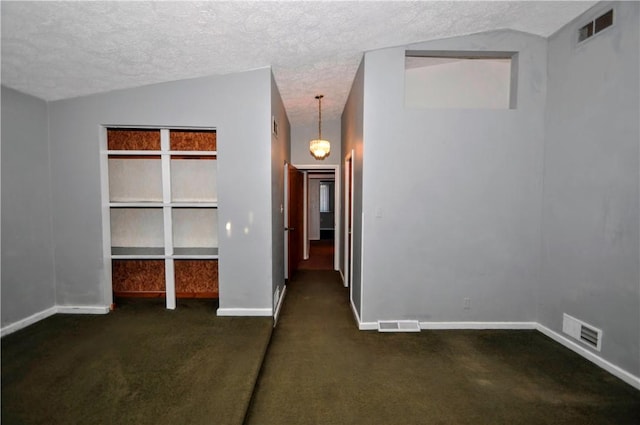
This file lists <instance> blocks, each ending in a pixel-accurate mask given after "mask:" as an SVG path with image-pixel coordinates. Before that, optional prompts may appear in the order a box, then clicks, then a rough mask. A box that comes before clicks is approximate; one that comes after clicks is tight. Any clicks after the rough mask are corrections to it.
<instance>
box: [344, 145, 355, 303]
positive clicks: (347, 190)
mask: <svg viewBox="0 0 640 425" xmlns="http://www.w3.org/2000/svg"><path fill="white" fill-rule="evenodd" d="M354 156H355V152H354V150H353V149H352V150H351V152H349V153H348V154H347V155H346V156H345V157H344V209H343V211H344V235H343V236H344V271H345V274H344V275H343V279H344V286H349V287H350V288H351V289H350V291H349V292H351V291H352V290H353V289H352V287H353V285H352V282H353V200H354V190H353V186H354V182H355V179H354V173H353V158H354ZM348 226H350V227H351V228H348ZM350 295H351V299H353V294H350Z"/></svg>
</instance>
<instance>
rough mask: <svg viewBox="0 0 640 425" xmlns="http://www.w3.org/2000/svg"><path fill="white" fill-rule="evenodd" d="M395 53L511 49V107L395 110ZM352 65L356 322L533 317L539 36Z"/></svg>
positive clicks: (489, 36) (391, 54) (498, 37)
mask: <svg viewBox="0 0 640 425" xmlns="http://www.w3.org/2000/svg"><path fill="white" fill-rule="evenodd" d="M405 50H424V51H429V50H445V51H456V50H461V51H507V52H509V51H515V52H519V55H518V59H517V60H518V67H519V76H518V102H517V109H512V110H508V109H507V110H471V109H467V110H464V109H422V110H420V109H413V110H412V109H405V107H404V63H405ZM364 61H365V66H364V175H363V183H362V184H363V188H364V193H363V200H362V203H363V209H362V211H363V213H364V219H363V221H364V223H363V235H364V241H363V259H362V261H363V264H364V270H365V271H364V276H363V281H362V286H363V301H362V303H363V313H362V320H363V321H364V322H373V321H376V320H380V319H417V320H420V321H533V320H535V302H533V299H534V297H535V296H536V287H537V284H538V281H539V278H540V273H539V270H540V205H541V196H542V158H543V148H542V147H543V142H544V140H543V138H544V105H545V93H546V40H545V39H543V38H540V37H536V36H532V35H528V34H525V33H519V32H515V31H495V32H489V33H483V34H476V35H470V36H465V37H458V38H451V39H445V40H438V41H433V42H425V43H419V44H414V45H409V46H405V47H397V48H390V49H383V50H377V51H372V52H368V53H366V54H365V59H364ZM467 297H468V298H470V299H471V308H470V309H468V310H465V309H463V307H464V298H467Z"/></svg>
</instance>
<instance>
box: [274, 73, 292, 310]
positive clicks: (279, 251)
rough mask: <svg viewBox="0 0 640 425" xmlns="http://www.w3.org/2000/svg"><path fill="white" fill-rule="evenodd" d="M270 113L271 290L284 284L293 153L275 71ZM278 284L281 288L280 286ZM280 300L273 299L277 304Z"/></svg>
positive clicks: (289, 130)
mask: <svg viewBox="0 0 640 425" xmlns="http://www.w3.org/2000/svg"><path fill="white" fill-rule="evenodd" d="M271 117H272V119H273V120H275V121H276V123H277V134H275V133H274V128H273V123H272V128H271V238H272V242H271V250H272V253H271V256H272V262H271V267H272V272H271V273H272V293H275V291H276V290H278V293H279V294H282V292H283V288H284V209H283V208H284V164H285V162H288V161H289V158H290V157H291V143H290V140H291V129H290V125H289V119H288V118H287V111H286V110H285V109H284V104H283V103H282V97H280V91H279V90H278V86H277V84H276V81H275V79H274V78H273V75H271ZM278 288H279V289H278ZM277 301H278V300H272V303H273V305H274V308H275V307H276V304H277Z"/></svg>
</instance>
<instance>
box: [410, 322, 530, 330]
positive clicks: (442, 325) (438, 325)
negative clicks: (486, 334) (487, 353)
mask: <svg viewBox="0 0 640 425" xmlns="http://www.w3.org/2000/svg"><path fill="white" fill-rule="evenodd" d="M536 325H537V323H535V322H420V329H536Z"/></svg>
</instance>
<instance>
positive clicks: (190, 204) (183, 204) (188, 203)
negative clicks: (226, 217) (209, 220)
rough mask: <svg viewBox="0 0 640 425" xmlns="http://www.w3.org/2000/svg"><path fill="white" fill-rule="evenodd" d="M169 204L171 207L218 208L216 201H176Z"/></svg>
mask: <svg viewBox="0 0 640 425" xmlns="http://www.w3.org/2000/svg"><path fill="white" fill-rule="evenodd" d="M170 205H171V206H172V207H173V208H218V201H202V202H201V201H178V202H172V203H171V204H170Z"/></svg>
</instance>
